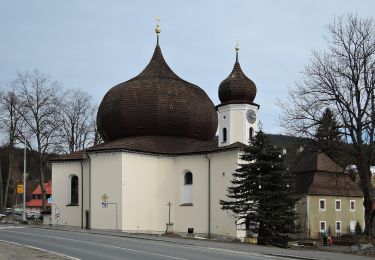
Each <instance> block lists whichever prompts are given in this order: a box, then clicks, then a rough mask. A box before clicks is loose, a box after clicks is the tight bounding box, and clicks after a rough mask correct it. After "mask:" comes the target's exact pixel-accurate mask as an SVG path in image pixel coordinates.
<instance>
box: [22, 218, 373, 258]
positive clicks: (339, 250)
mask: <svg viewBox="0 0 375 260" xmlns="http://www.w3.org/2000/svg"><path fill="white" fill-rule="evenodd" d="M28 227H33V228H44V229H55V230H63V231H73V232H85V233H91V234H100V235H109V236H118V237H127V238H134V239H146V240H154V241H161V242H168V243H176V244H182V245H191V246H200V247H207V248H219V250H227V251H242V252H252V253H259V254H263V255H269V256H280V257H289V258H295V259H306V260H310V259H312V260H317V259H328V260H331V259H332V260H334V259H340V260H352V259H353V260H354V259H374V258H373V257H366V256H359V255H354V254H349V253H345V251H346V250H348V249H349V247H347V246H333V247H322V246H319V247H318V248H306V247H298V248H288V249H283V248H277V247H271V246H259V245H253V244H244V243H240V242H223V241H215V240H208V239H204V238H188V237H171V236H165V235H150V234H134V233H125V232H121V231H114V230H86V229H80V228H78V227H70V226H69V227H67V226H32V225H28Z"/></svg>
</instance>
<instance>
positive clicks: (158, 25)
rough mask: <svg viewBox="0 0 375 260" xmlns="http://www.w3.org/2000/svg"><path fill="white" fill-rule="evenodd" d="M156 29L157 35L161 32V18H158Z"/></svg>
mask: <svg viewBox="0 0 375 260" xmlns="http://www.w3.org/2000/svg"><path fill="white" fill-rule="evenodd" d="M156 22H157V23H156V29H155V32H156V33H157V34H159V33H160V32H161V28H160V17H159V16H157V17H156Z"/></svg>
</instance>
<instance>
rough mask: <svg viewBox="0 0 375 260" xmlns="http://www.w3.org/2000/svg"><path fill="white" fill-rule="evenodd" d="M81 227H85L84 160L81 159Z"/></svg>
mask: <svg viewBox="0 0 375 260" xmlns="http://www.w3.org/2000/svg"><path fill="white" fill-rule="evenodd" d="M81 229H83V161H81Z"/></svg>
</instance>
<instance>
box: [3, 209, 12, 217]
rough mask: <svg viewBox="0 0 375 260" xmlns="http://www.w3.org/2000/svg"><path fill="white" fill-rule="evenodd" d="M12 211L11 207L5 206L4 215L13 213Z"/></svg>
mask: <svg viewBox="0 0 375 260" xmlns="http://www.w3.org/2000/svg"><path fill="white" fill-rule="evenodd" d="M13 212H14V209H13V208H6V210H5V215H7V216H8V215H12V214H13Z"/></svg>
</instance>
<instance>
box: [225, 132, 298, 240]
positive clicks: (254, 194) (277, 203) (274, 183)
mask: <svg viewBox="0 0 375 260" xmlns="http://www.w3.org/2000/svg"><path fill="white" fill-rule="evenodd" d="M240 159H241V160H242V163H241V164H240V165H239V168H238V169H237V170H236V172H235V173H234V174H233V177H234V178H233V180H232V181H231V183H232V185H231V186H230V187H229V188H228V193H227V197H228V200H226V201H224V200H221V201H220V204H221V206H222V209H223V210H229V211H232V212H233V213H234V215H235V216H236V219H237V223H239V224H240V223H241V224H246V230H247V232H248V233H247V234H248V235H254V234H257V235H258V244H272V245H276V246H283V247H284V246H286V245H287V242H288V241H289V239H290V234H292V233H294V232H295V224H294V220H295V210H294V206H295V203H296V201H297V198H296V197H295V193H294V187H295V185H294V180H295V178H294V176H293V175H292V174H291V173H290V172H289V171H288V168H287V164H286V162H285V158H284V156H283V155H282V151H281V149H279V148H276V147H275V146H274V145H273V144H272V143H271V142H270V140H269V139H268V137H267V136H266V135H265V134H264V133H263V132H262V131H259V132H258V133H257V135H256V136H255V137H254V138H253V139H252V140H251V144H250V145H249V146H248V148H247V149H246V150H245V152H244V154H243V155H242V156H241V158H240Z"/></svg>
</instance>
